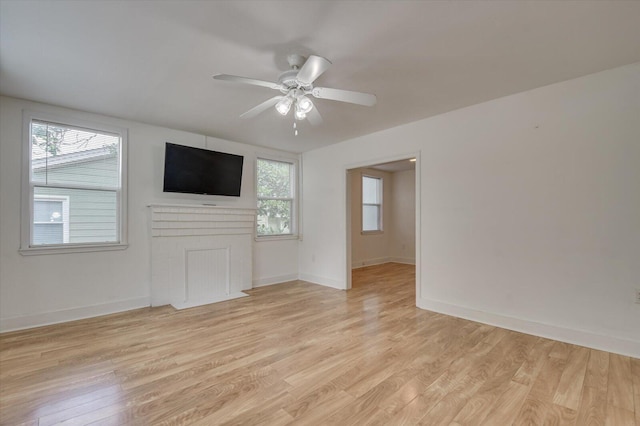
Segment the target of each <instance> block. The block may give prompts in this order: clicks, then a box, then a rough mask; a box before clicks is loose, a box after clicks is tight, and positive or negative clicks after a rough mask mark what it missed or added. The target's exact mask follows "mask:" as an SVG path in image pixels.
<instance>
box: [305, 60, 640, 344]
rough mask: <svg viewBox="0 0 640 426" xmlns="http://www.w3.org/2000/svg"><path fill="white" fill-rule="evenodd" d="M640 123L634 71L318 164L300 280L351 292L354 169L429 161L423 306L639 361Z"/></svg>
mask: <svg viewBox="0 0 640 426" xmlns="http://www.w3.org/2000/svg"><path fill="white" fill-rule="evenodd" d="M638 117H640V64H632V65H628V66H624V67H620V68H616V69H612V70H608V71H604V72H600V73H597V74H592V75H588V76H584V77H581V78H578V79H574V80H569V81H566V82H562V83H558V84H553V85H550V86H545V87H542V88H538V89H534V90H531V91H527V92H523V93H519V94H516V95H512V96H508V97H504V98H500V99H496V100H493V101H490V102H486V103H482V104H478V105H474V106H471V107H467V108H464V109H460V110H457V111H453V112H449V113H446V114H442V115H439V116H435V117H431V118H428V119H424V120H421V121H417V122H414V123H410V124H406V125H402V126H399V127H396V128H392V129H387V130H385V131H381V132H378V133H374V134H370V135H367V136H363V137H360V138H356V139H352V140H349V141H346V142H343V143H340V144H336V145H331V146H328V147H325V148H321V149H317V150H313V151H309V152H306V153H304V154H303V163H304V186H303V192H304V194H306V196H305V197H304V202H303V211H304V228H303V231H304V240H303V241H302V242H301V244H300V255H299V262H300V265H299V267H300V276H301V277H310V278H312V279H313V280H314V282H316V283H320V284H325V285H329V286H332V287H336V288H346V285H347V284H346V279H347V262H346V237H345V236H346V223H345V222H346V214H345V212H346V202H345V200H346V182H345V180H346V173H345V171H346V169H348V168H349V167H348V166H349V165H351V164H358V163H359V164H367V163H369V164H375V163H377V162H379V161H377V160H378V159H382V158H389V157H394V156H396V157H397V156H398V155H401V154H405V153H414V152H419V153H420V155H419V160H418V165H417V170H416V173H417V175H418V176H419V179H420V182H419V188H420V194H419V199H420V203H419V205H418V206H417V208H418V211H419V216H418V221H419V223H420V227H419V229H420V235H418V244H419V248H420V250H419V253H420V257H419V259H417V268H419V270H420V276H421V281H420V282H419V283H418V286H419V293H418V294H420V295H421V296H420V298H418V300H417V305H418V306H419V307H421V308H424V309H430V310H434V311H439V312H443V313H448V314H452V315H456V316H460V317H465V318H469V319H473V320H477V321H481V322H485V323H490V324H495V325H499V326H502V327H505V328H511V329H514V330H520V331H524V332H527V333H530V334H536V335H541V336H546V337H550V338H554V339H559V340H563V341H567V342H571V343H576V344H581V345H584V346H589V347H594V348H600V349H604V350H609V351H612V352H618V353H624V354H628V355H632V356H635V357H640V327H638V324H640V304H636V303H634V293H635V292H634V289H635V288H638V287H640V282H639V281H638V277H640V261H639V260H640V259H639V257H638V253H640V191H639V190H638V182H640V143H638V141H639V140H640V120H639V119H638ZM309 194H313V196H310V195H309Z"/></svg>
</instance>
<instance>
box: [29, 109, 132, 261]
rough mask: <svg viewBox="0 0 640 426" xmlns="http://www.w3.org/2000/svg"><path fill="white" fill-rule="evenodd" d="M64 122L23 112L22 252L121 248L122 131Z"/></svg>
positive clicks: (122, 230) (122, 204)
mask: <svg viewBox="0 0 640 426" xmlns="http://www.w3.org/2000/svg"><path fill="white" fill-rule="evenodd" d="M64 121H65V123H64V124H63V120H58V119H55V120H53V119H50V117H46V116H41V115H35V114H25V126H26V131H25V134H26V135H27V138H26V140H25V153H26V154H27V155H25V158H28V164H27V165H26V166H27V167H25V172H24V173H25V179H24V181H26V182H27V184H26V185H25V187H24V188H23V190H24V191H25V197H24V198H25V200H26V203H23V218H24V219H26V221H25V223H23V227H22V229H23V237H22V251H23V252H25V251H26V252H29V251H40V252H42V250H43V249H47V250H52V249H53V250H55V249H60V248H65V249H69V248H74V247H75V248H77V249H80V251H81V250H82V249H83V248H84V249H86V248H87V247H93V248H94V249H95V248H96V247H98V246H105V247H106V246H117V245H120V246H122V245H123V244H124V238H123V235H124V218H125V215H124V214H123V212H124V211H125V210H124V198H125V197H124V195H123V189H124V188H123V181H124V174H123V170H124V166H123V163H124V162H123V157H124V156H123V152H124V146H125V142H126V139H125V131H124V130H122V129H112V128H105V127H99V126H96V127H89V126H82V125H80V124H78V123H73V124H70V122H71V121H72V120H69V121H67V120H64ZM97 127H99V128H97ZM120 248H123V247H120Z"/></svg>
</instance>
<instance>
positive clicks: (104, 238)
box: [33, 187, 118, 245]
mask: <svg viewBox="0 0 640 426" xmlns="http://www.w3.org/2000/svg"><path fill="white" fill-rule="evenodd" d="M34 194H35V195H34V196H35V197H36V200H35V203H34V213H35V212H36V210H37V209H38V208H37V207H36V206H37V205H39V204H41V203H42V202H41V201H38V200H37V196H58V197H66V198H67V199H68V200H69V201H68V209H69V211H68V218H64V217H63V221H65V222H68V233H69V239H68V242H69V243H103V242H117V241H118V221H117V211H118V202H117V193H116V191H99V190H90V189H66V188H43V187H35V188H34ZM38 215H39V216H40V213H38ZM63 215H64V213H63ZM34 219H36V218H35V217H34ZM45 226H51V225H45ZM36 227H37V226H36V224H34V228H33V231H34V236H33V244H34V245H36V244H48V243H45V242H37V240H36V238H35V234H36ZM65 242H66V241H65Z"/></svg>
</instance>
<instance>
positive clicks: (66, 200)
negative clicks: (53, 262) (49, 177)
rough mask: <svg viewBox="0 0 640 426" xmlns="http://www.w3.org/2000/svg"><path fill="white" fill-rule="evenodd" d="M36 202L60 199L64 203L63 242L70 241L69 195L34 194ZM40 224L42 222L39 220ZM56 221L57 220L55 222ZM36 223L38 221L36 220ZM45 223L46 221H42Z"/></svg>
mask: <svg viewBox="0 0 640 426" xmlns="http://www.w3.org/2000/svg"><path fill="white" fill-rule="evenodd" d="M33 201H34V203H35V202H36V201H59V202H61V203H62V222H59V223H62V242H63V243H64V244H67V243H69V197H67V196H64V195H44V194H34V195H33ZM38 223H39V224H40V222H38ZM54 223H56V222H54ZM33 224H34V225H35V224H36V222H35V221H34V222H33ZM42 224H43V225H44V224H45V223H42Z"/></svg>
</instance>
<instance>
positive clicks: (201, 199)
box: [0, 97, 298, 331]
mask: <svg viewBox="0 0 640 426" xmlns="http://www.w3.org/2000/svg"><path fill="white" fill-rule="evenodd" d="M23 109H28V110H32V111H39V112H46V113H50V114H58V115H60V114H63V115H64V114H69V115H70V116H73V117H76V118H79V119H83V120H87V121H93V122H99V123H105V124H111V125H116V126H119V127H124V128H127V129H128V133H129V151H128V154H129V200H128V201H129V203H128V207H129V216H128V217H129V247H128V248H127V249H126V250H123V251H110V252H94V253H81V254H55V255H39V256H22V255H20V254H19V253H18V249H19V247H20V233H19V230H20V167H21V146H22V110H23ZM0 123H1V125H0V200H1V201H0V236H1V241H0V330H1V331H6V330H9V329H15V328H23V327H29V326H35V325H41V324H47V323H53V322H60V321H68V320H71V319H77V318H81V317H87V316H93V315H99V314H104V313H110V312H115V311H119V310H126V309H131V308H136V307H142V306H148V305H149V297H150V294H149V288H150V274H151V272H150V247H151V245H150V237H149V224H148V214H149V212H148V208H147V206H148V205H149V204H153V203H186V204H189V203H191V204H193V203H196V204H201V203H205V202H206V203H217V204H219V205H228V206H234V207H249V208H255V205H256V196H255V173H254V170H255V159H256V156H257V155H268V156H275V157H277V158H289V159H297V158H298V156H297V155H296V154H288V153H284V152H280V151H273V150H269V149H266V148H265V149H261V148H257V147H255V146H250V145H245V144H240V143H235V142H230V141H225V140H221V139H216V138H211V137H205V136H202V135H197V134H193V133H187V132H183V131H178V130H172V129H167V128H161V127H157V126H150V125H146V124H141V123H134V122H130V121H124V120H118V119H114V118H110V117H104V116H99V115H95V114H89V113H85V112H79V111H70V110H66V109H64V108H59V107H55V106H50V105H43V104H38V103H33V102H28V101H24V100H20V99H14V98H7V97H2V98H0ZM165 142H173V143H178V144H183V145H191V146H196V147H201V148H205V147H206V148H209V149H213V150H219V151H224V152H230V153H234V154H241V155H244V156H245V163H244V169H243V178H242V193H241V197H239V198H231V197H216V196H199V195H186V194H169V193H166V194H165V193H163V192H162V179H163V178H162V176H163V156H164V143H165ZM297 252H298V241H297V240H286V241H268V242H256V243H255V245H254V270H253V279H254V283H256V284H264V283H273V282H278V280H281V281H286V280H287V279H291V277H296V276H297V274H298V267H297Z"/></svg>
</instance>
